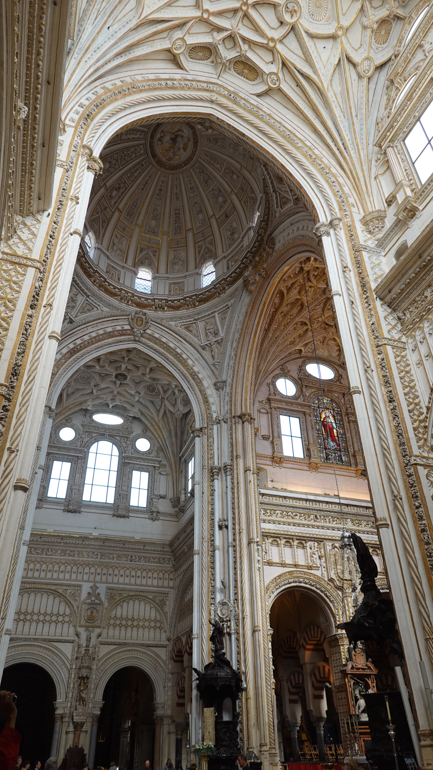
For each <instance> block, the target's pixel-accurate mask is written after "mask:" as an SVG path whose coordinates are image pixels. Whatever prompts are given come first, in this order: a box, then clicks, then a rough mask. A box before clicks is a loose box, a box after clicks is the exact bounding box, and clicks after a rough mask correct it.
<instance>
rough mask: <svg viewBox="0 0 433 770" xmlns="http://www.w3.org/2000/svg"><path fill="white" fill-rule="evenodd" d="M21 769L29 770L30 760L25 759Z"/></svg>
mask: <svg viewBox="0 0 433 770" xmlns="http://www.w3.org/2000/svg"><path fill="white" fill-rule="evenodd" d="M22 768H23V770H29V768H30V759H25V760H24V762H23V763H22ZM56 770H57V768H56Z"/></svg>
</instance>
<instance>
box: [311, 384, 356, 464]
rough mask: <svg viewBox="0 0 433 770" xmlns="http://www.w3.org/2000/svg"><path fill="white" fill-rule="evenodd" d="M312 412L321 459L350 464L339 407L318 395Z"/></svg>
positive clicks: (326, 461)
mask: <svg viewBox="0 0 433 770" xmlns="http://www.w3.org/2000/svg"><path fill="white" fill-rule="evenodd" d="M313 413H314V423H315V426H316V434H317V443H318V445H319V454H320V459H321V461H322V462H323V463H332V462H333V463H339V464H340V465H350V458H349V452H348V449H347V443H346V436H345V433H344V427H343V418H342V416H341V410H340V407H338V406H337V404H336V403H334V401H332V400H331V399H330V398H327V397H326V396H318V397H317V398H315V399H314V401H313Z"/></svg>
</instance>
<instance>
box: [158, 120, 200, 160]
mask: <svg viewBox="0 0 433 770" xmlns="http://www.w3.org/2000/svg"><path fill="white" fill-rule="evenodd" d="M197 149H198V136H197V131H196V130H195V128H194V126H192V125H190V124H189V123H174V122H173V123H163V124H162V125H158V126H155V127H154V128H153V129H152V131H151V132H150V139H149V151H150V154H151V157H152V160H153V162H154V164H155V165H156V166H158V168H160V169H163V170H164V171H180V170H181V169H184V168H185V167H186V166H189V164H190V163H192V162H193V161H194V160H195V157H196V155H197Z"/></svg>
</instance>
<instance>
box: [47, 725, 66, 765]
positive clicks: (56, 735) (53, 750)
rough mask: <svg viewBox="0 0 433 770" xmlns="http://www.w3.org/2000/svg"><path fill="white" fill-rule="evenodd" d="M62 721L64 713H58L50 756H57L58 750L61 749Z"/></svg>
mask: <svg viewBox="0 0 433 770" xmlns="http://www.w3.org/2000/svg"><path fill="white" fill-rule="evenodd" d="M62 721H63V717H62V715H61V714H56V715H55V717H54V729H53V737H52V739H51V749H50V757H57V752H58V750H59V738H60V730H61V727H62ZM58 764H60V762H59V763H58Z"/></svg>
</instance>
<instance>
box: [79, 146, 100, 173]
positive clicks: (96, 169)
mask: <svg viewBox="0 0 433 770" xmlns="http://www.w3.org/2000/svg"><path fill="white" fill-rule="evenodd" d="M83 155H84V157H85V158H86V163H87V168H88V170H89V171H91V172H92V174H94V175H95V176H98V174H101V173H102V169H103V168H104V164H103V162H102V160H100V158H98V157H97V156H96V155H94V154H93V150H92V148H91V147H89V145H88V144H85V145H84V147H83Z"/></svg>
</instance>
